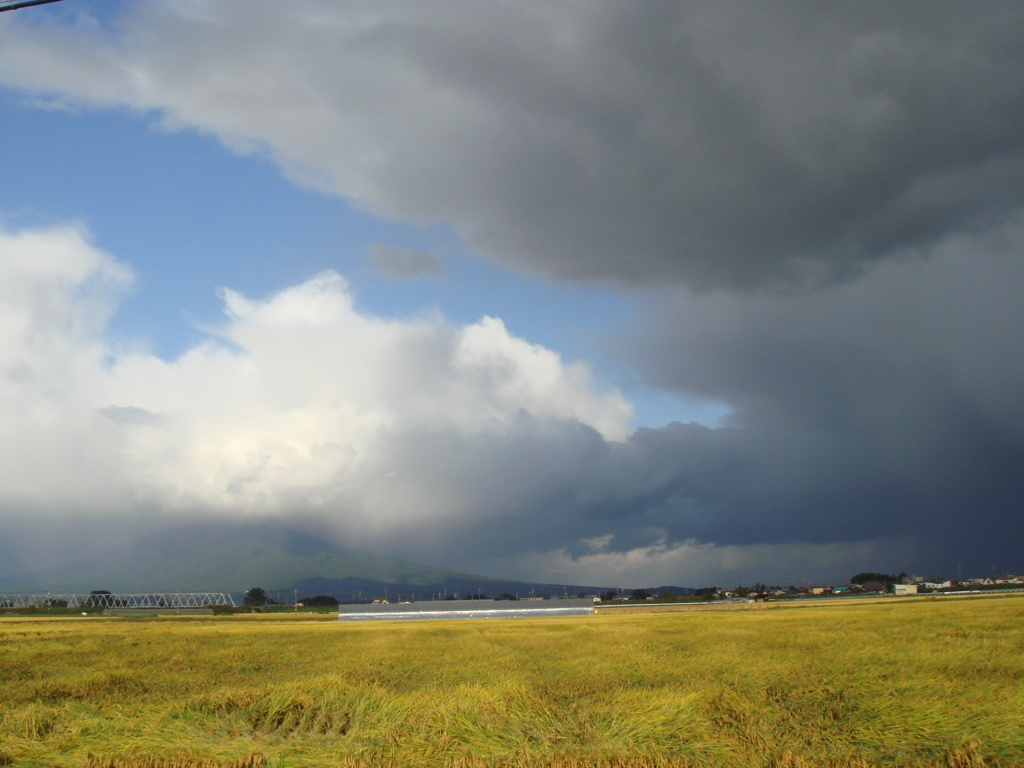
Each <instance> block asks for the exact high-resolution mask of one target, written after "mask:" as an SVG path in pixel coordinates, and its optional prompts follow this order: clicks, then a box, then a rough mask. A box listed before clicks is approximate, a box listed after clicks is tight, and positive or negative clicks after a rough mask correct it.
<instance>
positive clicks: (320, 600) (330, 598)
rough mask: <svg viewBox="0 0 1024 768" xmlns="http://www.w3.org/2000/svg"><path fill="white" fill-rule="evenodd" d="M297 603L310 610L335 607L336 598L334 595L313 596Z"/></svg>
mask: <svg viewBox="0 0 1024 768" xmlns="http://www.w3.org/2000/svg"><path fill="white" fill-rule="evenodd" d="M299 602H300V603H302V604H303V605H305V606H308V607H310V608H322V607H324V606H333V605H337V604H338V598H336V597H334V595H313V597H304V598H302V599H301V600H300V601H299Z"/></svg>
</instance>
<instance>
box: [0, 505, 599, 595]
mask: <svg viewBox="0 0 1024 768" xmlns="http://www.w3.org/2000/svg"><path fill="white" fill-rule="evenodd" d="M255 586H259V587H263V588H264V589H265V590H266V591H267V593H268V594H270V595H271V596H273V595H274V594H275V593H276V592H280V593H281V596H282V599H285V598H286V597H287V598H291V597H292V596H293V595H294V590H298V593H299V597H300V598H301V597H303V596H307V597H308V596H312V595H317V594H326V595H334V596H335V597H337V598H338V599H339V600H348V599H351V598H352V597H353V596H356V597H359V596H360V593H362V597H363V599H369V598H372V597H376V596H378V595H383V593H384V591H385V590H387V591H388V592H389V596H391V595H394V596H398V595H399V594H402V597H403V598H404V597H405V595H409V596H412V594H413V593H416V595H417V596H418V597H420V598H424V597H427V596H429V595H431V594H436V593H445V592H447V594H453V593H456V592H457V593H459V594H461V595H465V594H470V593H475V592H477V591H478V590H482V591H483V592H484V594H486V595H487V596H489V597H495V596H497V595H500V594H501V593H502V592H508V593H509V594H516V593H517V592H518V593H519V594H521V595H526V594H528V593H531V592H532V593H533V594H536V595H545V596H546V595H551V594H563V593H564V592H568V591H570V590H572V589H573V588H572V587H568V586H566V585H560V584H533V583H530V582H521V581H506V580H500V579H491V578H488V577H485V576H476V575H472V574H466V573H458V572H456V571H449V570H445V569H443V568H435V567H432V566H429V565H421V564H419V563H413V562H409V561H407V560H400V559H397V558H391V557H381V556H379V555H373V554H369V553H366V552H358V551H355V550H350V549H346V548H343V547H339V546H337V545H335V544H332V543H331V542H328V541H326V540H324V539H321V538H318V537H316V536H311V535H309V534H306V533H302V532H300V531H295V530H292V529H288V528H280V527H274V526H266V525H254V524H225V523H217V524H209V525H197V526H190V527H187V528H178V529H175V530H172V531H166V532H162V533H156V534H150V535H148V536H145V537H143V538H141V539H139V540H138V541H136V542H134V543H132V544H129V545H126V546H121V547H118V548H116V549H113V550H111V551H110V552H107V553H104V554H102V555H97V556H94V557H90V558H87V559H84V560H80V561H77V562H71V563H66V564H63V565H59V566H55V567H52V568H46V569H43V570H38V571H32V572H30V573H23V574H16V575H12V576H6V577H0V592H6V593H32V592H45V591H49V592H79V593H85V592H89V591H91V590H94V589H106V590H110V591H111V592H166V591H174V590H180V591H182V592H189V591H215V592H231V593H234V594H236V595H238V594H241V593H244V592H245V591H246V590H248V589H249V588H250V587H255ZM580 589H582V590H584V591H587V592H596V591H598V590H599V589H600V588H598V587H581V588H580Z"/></svg>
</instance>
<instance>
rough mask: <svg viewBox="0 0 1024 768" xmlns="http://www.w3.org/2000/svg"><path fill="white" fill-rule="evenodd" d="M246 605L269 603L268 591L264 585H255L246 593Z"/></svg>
mask: <svg viewBox="0 0 1024 768" xmlns="http://www.w3.org/2000/svg"><path fill="white" fill-rule="evenodd" d="M242 602H244V603H245V604H246V605H266V604H267V592H266V590H264V589H263V587H253V588H252V589H250V590H249V591H248V592H246V593H245V600H243V601H242Z"/></svg>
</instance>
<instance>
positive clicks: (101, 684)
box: [0, 597, 1024, 768]
mask: <svg viewBox="0 0 1024 768" xmlns="http://www.w3.org/2000/svg"><path fill="white" fill-rule="evenodd" d="M1022 619H1024V599H1022V598H1019V597H1012V598H1001V599H1000V598H990V599H984V600H970V601H957V602H943V601H929V600H918V601H916V602H906V603H885V602H884V601H878V603H876V604H870V605H829V606H822V607H818V608H814V609H802V610H767V611H750V612H738V613H678V614H656V615H629V616H597V617H583V618H566V619H518V620H459V621H453V622H422V623H420V622H394V623H391V622H389V623H372V624H340V623H338V622H335V621H326V622H325V621H315V620H313V621H311V620H299V619H295V618H293V619H288V618H287V617H274V618H273V619H271V620H256V621H254V620H251V619H246V618H238V617H211V618H204V619H194V620H189V621H180V620H179V621H130V620H123V619H120V620H119V619H111V620H109V621H107V620H78V621H76V620H73V619H68V620H64V621H52V620H51V621H45V622H42V621H40V622H19V623H15V622H6V621H4V622H0V681H2V682H0V765H2V764H4V763H5V762H6V764H11V765H14V766H19V767H21V768H28V766H43V765H45V766H67V767H68V768H70V767H71V766H74V767H75V768H79V767H81V766H84V767H85V768H262V766H268V768H276V767H277V766H286V767H287V768H297V767H299V766H344V767H347V768H363V767H364V766H365V767H373V766H394V767H395V768H402V767H404V766H451V767H452V768H485V767H488V766H504V765H508V766H522V767H524V768H525V767H526V766H547V767H548V768H578V767H581V766H598V765H600V766H604V767H605V768H670V767H680V768H682V767H688V766H741V767H743V766H751V767H753V766H777V767H779V768H802V767H804V766H922V767H923V766H934V767H936V768H937V767H938V766H943V768H974V767H975V766H983V765H984V766H1019V765H1024V621H1022Z"/></svg>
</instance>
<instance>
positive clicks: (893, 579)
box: [850, 572, 906, 584]
mask: <svg viewBox="0 0 1024 768" xmlns="http://www.w3.org/2000/svg"><path fill="white" fill-rule="evenodd" d="M901 575H902V576H906V574H901ZM899 580H900V576H890V575H889V574H887V573H871V572H865V573H858V574H857V575H856V576H852V577H850V583H851V584H867V583H868V582H869V581H878V582H881V583H882V584H895V583H897V582H898V581H899Z"/></svg>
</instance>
